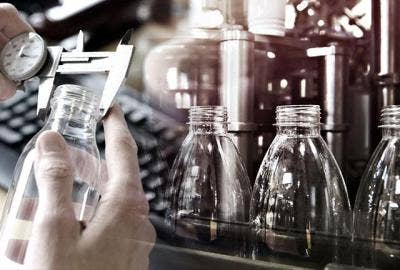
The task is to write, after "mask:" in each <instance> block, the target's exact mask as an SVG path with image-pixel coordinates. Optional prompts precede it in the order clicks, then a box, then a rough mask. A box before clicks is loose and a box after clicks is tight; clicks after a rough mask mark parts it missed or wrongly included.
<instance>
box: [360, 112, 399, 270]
mask: <svg viewBox="0 0 400 270" xmlns="http://www.w3.org/2000/svg"><path fill="white" fill-rule="evenodd" d="M381 123H382V126H381V128H382V140H381V142H380V143H379V145H378V147H377V148H376V150H375V152H374V154H373V156H372V158H371V160H370V163H369V165H368V167H367V169H366V171H365V173H364V175H363V177H362V180H361V184H360V187H359V189H358V193H357V197H356V203H355V206H354V243H355V245H356V246H357V247H359V248H360V249H359V250H358V252H357V254H356V255H357V258H356V263H357V264H359V265H364V266H367V267H379V268H380V269H399V267H400V106H389V107H386V108H384V109H383V110H382V113H381Z"/></svg>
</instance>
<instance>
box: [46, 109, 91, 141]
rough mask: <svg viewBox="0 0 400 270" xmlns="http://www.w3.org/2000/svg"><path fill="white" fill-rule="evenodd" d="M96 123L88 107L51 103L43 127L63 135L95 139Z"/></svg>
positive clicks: (81, 138)
mask: <svg viewBox="0 0 400 270" xmlns="http://www.w3.org/2000/svg"><path fill="white" fill-rule="evenodd" d="M96 125H97V119H96V116H94V115H93V112H91V110H90V109H87V108H83V107H77V106H71V105H70V104H53V106H52V110H51V113H50V116H49V118H48V120H47V122H46V127H45V128H47V129H50V130H53V131H57V132H59V133H60V134H62V135H64V136H68V137H73V138H76V139H79V140H88V141H90V140H95V139H96V134H95V132H96Z"/></svg>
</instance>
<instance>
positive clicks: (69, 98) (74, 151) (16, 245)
mask: <svg viewBox="0 0 400 270" xmlns="http://www.w3.org/2000/svg"><path fill="white" fill-rule="evenodd" d="M98 104H99V98H98V97H97V96H96V95H95V94H94V93H93V92H91V91H90V90H89V89H86V88H83V87H81V86H77V85H62V86H59V87H58V88H57V89H56V90H55V93H54V97H53V98H52V100H51V113H50V116H49V118H48V120H47V121H46V123H45V125H44V127H43V128H42V129H41V131H39V133H38V134H37V135H35V136H34V137H33V138H32V139H31V141H30V142H29V143H28V144H27V145H26V146H25V148H24V150H23V152H22V154H21V156H20V158H19V160H18V163H17V166H16V168H15V171H14V178H13V181H12V183H11V186H10V189H9V191H8V196H7V200H6V204H5V207H4V211H3V216H2V222H1V230H0V265H2V266H5V265H9V264H10V265H12V264H13V263H17V264H23V261H24V258H25V253H26V249H27V246H28V243H29V239H30V234H31V230H32V223H33V221H34V219H35V214H36V208H37V203H38V191H37V187H36V180H35V175H34V170H33V165H34V162H35V151H34V149H35V144H36V140H37V138H38V136H39V134H40V133H42V132H43V131H46V130H53V131H57V132H59V133H60V134H62V135H63V137H64V139H65V141H66V142H67V144H68V146H69V151H70V155H71V160H72V162H73V168H75V170H76V171H75V178H74V184H73V193H72V196H73V198H72V201H73V204H74V210H75V215H76V218H77V219H78V220H84V221H89V220H90V219H91V217H92V214H93V212H94V210H95V208H96V205H97V203H98V200H99V194H98V193H97V191H96V181H98V177H99V170H100V155H99V150H98V148H97V145H96V137H95V131H96V124H97V121H98V120H99V115H100V114H99V110H98Z"/></svg>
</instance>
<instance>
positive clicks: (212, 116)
mask: <svg viewBox="0 0 400 270" xmlns="http://www.w3.org/2000/svg"><path fill="white" fill-rule="evenodd" d="M189 115H190V116H189V125H190V131H191V132H192V133H194V134H216V135H217V134H227V133H228V113H227V111H226V108H225V107H223V106H192V107H191V108H190V110H189Z"/></svg>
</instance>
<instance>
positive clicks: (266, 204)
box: [250, 105, 352, 265]
mask: <svg viewBox="0 0 400 270" xmlns="http://www.w3.org/2000/svg"><path fill="white" fill-rule="evenodd" d="M276 126H277V135H276V137H275V139H274V141H273V142H272V144H271V146H270V148H269V150H268V151H267V153H266V155H265V157H264V160H263V162H262V165H261V167H260V170H259V172H258V175H257V179H256V182H255V186H254V190H253V194H252V199H251V208H250V225H251V229H252V232H253V246H252V253H253V258H257V259H263V258H265V256H276V257H280V256H282V257H284V258H285V259H288V258H293V259H296V260H298V259H300V260H303V259H304V260H305V261H307V262H308V261H309V262H315V263H318V264H322V265H324V264H326V263H328V262H330V261H335V262H338V261H340V260H341V258H342V255H343V254H341V253H345V252H346V251H348V248H349V247H350V245H349V244H350V243H349V241H350V238H351V225H352V222H351V210H350V203H349V199H348V195H347V190H346V187H345V184H344V180H343V177H342V174H341V172H340V169H339V167H338V165H337V164H336V161H335V159H334V157H333V155H332V154H331V152H330V151H329V149H328V147H327V145H326V143H325V142H324V140H323V139H322V137H321V136H320V109H319V106H313V105H304V106H303V105H300V106H279V107H277V123H276ZM343 240H344V241H343ZM343 257H344V256H343Z"/></svg>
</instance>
